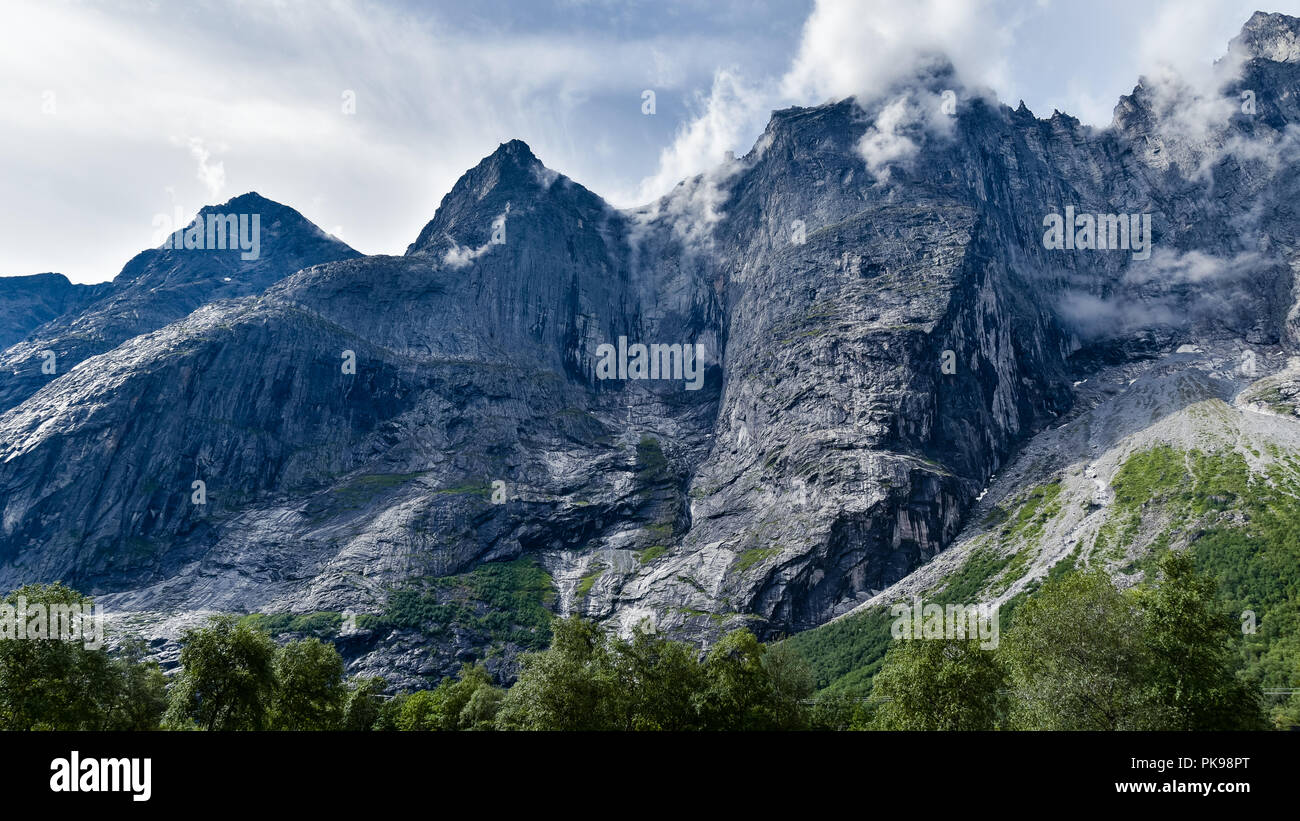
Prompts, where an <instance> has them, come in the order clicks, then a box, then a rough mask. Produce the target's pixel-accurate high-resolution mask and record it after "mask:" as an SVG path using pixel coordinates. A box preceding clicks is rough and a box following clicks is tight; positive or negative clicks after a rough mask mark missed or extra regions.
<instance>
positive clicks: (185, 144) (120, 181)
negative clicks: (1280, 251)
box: [0, 0, 1300, 283]
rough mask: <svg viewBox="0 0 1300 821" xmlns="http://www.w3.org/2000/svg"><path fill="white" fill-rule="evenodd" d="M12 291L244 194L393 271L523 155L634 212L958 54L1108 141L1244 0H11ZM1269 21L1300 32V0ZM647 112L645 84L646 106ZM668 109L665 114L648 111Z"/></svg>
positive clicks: (5, 144)
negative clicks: (495, 156)
mask: <svg viewBox="0 0 1300 821" xmlns="http://www.w3.org/2000/svg"><path fill="white" fill-rule="evenodd" d="M2 2H3V7H2V8H3V25H0V77H3V82H0V214H2V215H3V219H0V275H3V276H12V275H21V274H33V273H40V272H46V271H56V272H60V273H63V274H64V275H66V276H67V277H68V278H69V279H71V280H72V281H74V282H84V283H90V282H100V281H104V280H107V279H111V278H112V277H114V276H116V275H117V273H118V272H119V271H120V270H121V268H122V266H123V265H124V264H125V263H126V261H127V260H129V259H130V258H131V257H132V256H133V255H135V254H136V253H138V252H139V251H141V250H143V249H145V248H147V247H151V246H153V245H156V244H157V242H156V237H155V234H156V232H157V227H156V224H155V223H156V220H157V218H158V217H159V216H160V215H166V217H167V218H169V219H170V218H172V217H173V215H175V214H177V213H180V214H182V215H183V219H185V220H188V219H189V218H190V217H191V216H192V215H193V214H194V213H195V212H197V211H198V210H199V209H200V208H202V207H203V206H204V205H209V204H215V203H220V202H224V201H226V200H228V199H230V198H232V197H235V196H238V195H239V194H243V193H246V192H248V191H257V192H259V193H260V194H262V195H263V196H266V197H269V198H270V199H273V200H276V201H279V202H282V203H284V204H286V205H289V206H291V207H293V208H296V209H297V210H298V211H300V212H302V213H303V214H304V215H305V216H306V217H307V218H308V219H310V220H312V221H313V222H315V223H316V224H317V225H319V226H321V227H322V228H324V229H325V230H326V231H329V232H330V233H333V234H335V235H336V236H339V237H340V238H341V239H343V240H344V241H345V242H347V243H348V244H350V245H352V246H353V247H354V248H356V249H357V250H359V251H362V252H364V253H368V254H376V253H383V254H400V253H403V252H404V251H405V249H406V246H407V245H408V244H409V243H410V242H412V241H413V240H414V238H415V236H416V235H417V234H418V232H419V230H420V228H421V227H422V226H423V225H424V224H425V223H426V222H427V221H428V220H429V219H430V218H432V216H433V214H434V211H435V210H436V209H437V206H438V203H439V202H440V201H441V199H442V197H443V196H444V195H445V194H446V193H447V192H448V191H449V190H450V189H451V187H452V185H453V184H454V183H455V182H456V180H457V179H458V178H459V177H460V176H461V174H463V173H464V172H465V171H466V170H467V169H469V168H471V167H473V166H474V165H476V164H477V163H478V162H479V161H480V160H481V159H482V158H483V157H484V156H486V155H488V154H490V153H492V151H493V150H495V149H496V147H497V146H498V145H499V144H500V143H503V142H505V141H507V140H510V139H522V140H524V141H525V142H527V143H528V144H529V145H530V146H531V147H532V149H533V151H534V153H536V154H537V156H538V157H539V158H541V160H542V161H543V162H544V163H546V165H547V166H548V167H550V168H552V169H555V170H557V171H559V172H561V173H563V174H565V175H567V176H569V177H571V178H573V179H574V180H576V181H578V182H580V183H582V184H583V185H585V186H587V187H588V188H590V189H591V190H593V191H595V192H596V193H597V194H600V195H601V196H603V197H605V199H607V200H608V201H609V202H611V203H612V204H614V205H616V206H619V207H630V206H634V205H640V204H643V203H646V202H649V201H651V200H653V199H654V198H655V197H657V196H659V195H661V194H663V193H665V192H666V191H668V190H669V189H671V188H672V186H673V185H675V184H676V183H677V182H678V181H680V180H681V179H683V178H685V177H687V176H690V175H693V174H697V173H700V172H702V171H705V170H707V169H709V168H710V167H712V166H714V165H716V164H718V163H719V162H721V161H722V159H723V156H724V153H725V152H726V151H733V152H735V154H736V155H738V156H739V155H742V154H744V153H746V152H747V151H748V150H749V148H750V147H751V146H752V145H753V143H754V141H755V140H756V139H757V137H758V136H759V134H761V132H762V130H763V128H764V127H765V125H766V123H767V120H768V117H769V116H770V113H771V111H772V110H774V109H778V108H785V107H788V106H791V105H815V104H819V103H822V102H825V101H827V100H832V99H842V98H844V97H848V96H854V95H857V96H860V97H869V96H870V95H872V94H873V93H881V92H882V91H883V88H884V86H885V84H887V83H889V82H890V81H891V79H896V78H897V77H898V76H899V75H900V74H901V73H902V72H905V71H906V69H907V68H908V66H909V65H914V64H915V60H916V59H917V58H918V55H923V54H931V53H936V52H937V53H943V54H945V55H947V56H948V57H949V59H951V60H952V62H953V63H954V65H955V66H956V68H957V70H958V72H959V74H960V76H961V77H962V80H963V82H964V83H966V84H967V85H970V86H972V87H979V88H987V89H990V90H991V91H993V92H994V93H995V94H996V95H997V96H998V98H999V99H1001V100H1002V101H1003V102H1006V103H1008V104H1010V105H1012V106H1015V105H1016V104H1017V103H1018V102H1019V101H1020V100H1022V99H1023V100H1024V101H1025V103H1026V105H1028V106H1029V108H1030V109H1031V110H1032V111H1033V112H1034V113H1035V114H1037V115H1038V116H1040V117H1047V116H1050V115H1051V113H1052V111H1053V110H1060V111H1064V112H1067V113H1070V114H1073V115H1074V116H1077V117H1079V118H1080V119H1081V120H1083V121H1084V122H1085V123H1089V124H1091V125H1095V126H1097V127H1105V126H1106V125H1108V124H1109V122H1110V119H1111V112H1112V110H1113V108H1114V106H1115V103H1116V101H1117V99H1118V97H1119V96H1120V95H1121V94H1126V93H1128V92H1130V91H1131V90H1132V89H1133V86H1134V85H1135V84H1136V82H1137V80H1138V78H1139V77H1140V76H1142V75H1143V74H1150V73H1153V72H1157V71H1163V70H1167V69H1169V68H1172V69H1173V70H1175V71H1179V72H1183V73H1188V74H1196V73H1208V71H1209V69H1210V66H1211V65H1212V64H1213V62H1214V61H1215V60H1216V59H1218V58H1220V57H1222V56H1223V55H1224V53H1225V52H1226V49H1227V43H1228V40H1230V39H1231V38H1232V37H1233V36H1234V35H1235V34H1236V33H1237V32H1238V31H1239V30H1240V28H1241V25H1242V24H1243V23H1244V22H1245V21H1246V20H1247V19H1248V18H1249V17H1250V15H1251V14H1252V13H1253V12H1254V11H1255V10H1256V8H1257V5H1256V3H1255V2H1238V0H1090V2H1087V3H1079V2H1063V1H1062V0H1019V2H1014V1H1013V0H911V1H910V2H899V1H898V0H806V1H801V0H788V1H787V2H777V1H776V0H710V1H709V2H695V1H694V0H690V1H689V2H687V1H686V0H680V1H678V0H536V1H535V2H506V1H505V0H474V2H472V3H467V2H465V1H464V0H445V1H443V0H438V1H437V2H423V3H416V2H399V1H398V0H391V1H390V2H373V0H308V1H304V2H299V1H298V0H262V1H258V0H197V1H195V2H185V3H167V2H157V1H156V0H152V1H151V0H103V1H102V2H88V1H83V2H65V1H64V0H2ZM1263 10H1265V11H1280V12H1285V13H1289V14H1294V15H1300V0H1275V2H1273V3H1272V5H1270V6H1268V7H1265V8H1263ZM648 92H653V97H652V98H651V97H650V96H649V94H648ZM651 101H653V106H651V105H650V102H651Z"/></svg>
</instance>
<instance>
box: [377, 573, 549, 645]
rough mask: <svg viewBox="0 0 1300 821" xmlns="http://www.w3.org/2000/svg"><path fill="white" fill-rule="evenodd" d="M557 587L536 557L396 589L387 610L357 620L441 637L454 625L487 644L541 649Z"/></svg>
mask: <svg viewBox="0 0 1300 821" xmlns="http://www.w3.org/2000/svg"><path fill="white" fill-rule="evenodd" d="M554 601H555V586H554V583H553V581H552V579H551V576H550V574H549V573H547V572H546V571H545V570H543V569H542V568H541V567H540V566H539V565H538V564H537V561H536V560H535V559H534V558H532V557H531V556H525V557H522V558H519V559H515V560H514V561H511V562H489V563H487V564H481V565H479V566H478V567H476V568H474V569H473V570H471V571H469V572H468V573H461V574H458V575H454V576H435V577H432V578H426V579H422V580H419V581H417V582H413V583H411V584H410V585H408V586H406V587H403V588H400V589H396V590H392V591H391V592H390V593H389V595H388V601H387V603H386V605H385V607H384V612H383V613H382V614H380V615H378V616H370V615H363V616H358V617H357V626H358V627H361V628H363V629H392V628H403V629H408V630H418V631H420V632H422V633H425V634H426V635H434V636H436V635H442V634H443V633H445V632H446V631H447V630H448V629H449V628H451V627H453V626H454V627H458V628H460V629H463V630H467V631H470V632H474V633H478V634H480V635H481V636H483V637H484V640H485V642H486V643H490V644H502V643H512V644H516V645H519V646H520V647H523V648H525V649H529V650H540V649H542V648H544V647H546V646H547V644H548V643H549V642H550V639H551V619H552V618H553V617H552V614H551V611H550V609H549V608H550V606H551V605H552V604H553V603H554Z"/></svg>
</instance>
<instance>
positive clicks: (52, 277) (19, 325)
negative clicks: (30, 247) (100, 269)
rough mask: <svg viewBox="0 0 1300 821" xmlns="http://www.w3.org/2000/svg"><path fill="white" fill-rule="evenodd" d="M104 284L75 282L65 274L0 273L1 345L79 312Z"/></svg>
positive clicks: (8, 343)
mask: <svg viewBox="0 0 1300 821" xmlns="http://www.w3.org/2000/svg"><path fill="white" fill-rule="evenodd" d="M106 289H107V286H105V285H102V284H101V285H74V284H73V283H71V282H69V281H68V278H67V277H65V276H64V275H63V274H32V275H31V276H22V277H0V349H2V348H7V347H9V346H10V345H12V344H14V343H15V342H17V341H19V340H20V339H22V338H23V337H25V336H27V334H29V333H31V332H32V331H33V330H35V329H36V328H38V327H40V326H41V325H44V324H45V323H46V322H49V321H50V320H52V319H56V318H57V317H60V316H63V315H64V314H68V313H76V312H78V311H80V310H82V309H83V308H85V306H86V305H87V304H89V303H91V302H93V301H95V299H97V298H98V297H99V296H101V295H102V294H103V293H104V291H105V290H106Z"/></svg>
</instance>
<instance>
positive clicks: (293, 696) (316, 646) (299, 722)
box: [271, 638, 348, 730]
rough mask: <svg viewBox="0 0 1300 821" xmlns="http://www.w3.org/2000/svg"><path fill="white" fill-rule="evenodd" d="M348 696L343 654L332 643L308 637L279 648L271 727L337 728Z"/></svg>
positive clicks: (301, 728) (279, 728) (276, 660)
mask: <svg viewBox="0 0 1300 821" xmlns="http://www.w3.org/2000/svg"><path fill="white" fill-rule="evenodd" d="M347 698H348V692H347V685H346V684H345V683H344V681H343V658H342V656H340V655H339V652H338V650H336V649H334V645H333V644H326V643H324V642H322V641H321V640H320V639H317V638H308V639H301V640H298V641H291V642H289V643H288V644H286V645H284V646H283V647H281V648H280V649H279V650H277V651H276V653H275V695H274V697H273V699H272V703H271V729H275V730H337V729H339V728H341V727H342V726H343V711H344V708H345V707H346V705H347Z"/></svg>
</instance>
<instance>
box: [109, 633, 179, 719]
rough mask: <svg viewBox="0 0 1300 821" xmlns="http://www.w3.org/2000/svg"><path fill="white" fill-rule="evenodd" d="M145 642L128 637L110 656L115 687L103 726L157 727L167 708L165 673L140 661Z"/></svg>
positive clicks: (142, 658)
mask: <svg viewBox="0 0 1300 821" xmlns="http://www.w3.org/2000/svg"><path fill="white" fill-rule="evenodd" d="M144 654H145V644H144V642H143V641H139V640H136V641H131V642H128V643H126V644H125V645H123V647H122V649H121V650H120V651H119V653H118V656H117V658H115V659H113V666H114V668H115V673H116V678H117V685H118V686H117V688H116V693H115V699H114V702H113V705H112V708H111V709H110V711H109V715H108V720H107V722H106V725H105V727H104V729H106V730H157V729H158V728H159V726H160V725H161V723H162V718H163V715H164V713H166V711H167V676H165V675H164V674H163V671H162V668H161V667H159V666H158V662H156V661H144Z"/></svg>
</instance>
